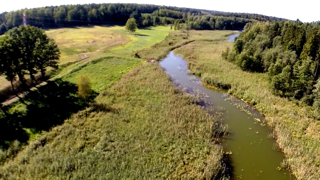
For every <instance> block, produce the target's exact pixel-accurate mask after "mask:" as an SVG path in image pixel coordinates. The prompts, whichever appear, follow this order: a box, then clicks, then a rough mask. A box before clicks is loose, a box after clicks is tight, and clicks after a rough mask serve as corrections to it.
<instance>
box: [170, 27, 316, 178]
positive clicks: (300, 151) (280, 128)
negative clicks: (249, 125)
mask: <svg viewBox="0 0 320 180" xmlns="http://www.w3.org/2000/svg"><path fill="white" fill-rule="evenodd" d="M207 35H208V37H212V36H215V32H210V33H208V34H207ZM227 47H229V48H232V43H230V42H227V41H220V42H217V41H212V42H209V41H204V40H198V41H195V42H192V43H189V44H187V45H186V46H182V47H181V48H179V49H176V50H175V52H176V53H178V54H181V55H182V56H183V57H184V58H185V59H186V60H187V61H188V66H189V68H190V69H191V70H192V71H193V72H194V73H195V74H196V75H198V76H201V79H202V81H203V82H204V83H205V84H208V85H211V86H218V87H222V88H223V87H231V88H230V89H228V92H229V93H230V94H232V95H234V96H236V97H239V98H240V99H243V100H244V101H246V102H247V103H249V104H251V105H252V106H254V107H255V108H257V109H258V110H259V111H260V112H262V113H263V114H264V115H265V116H266V121H267V123H268V124H269V125H270V126H271V127H272V128H273V129H274V134H273V137H274V138H276V139H277V143H278V144H279V146H280V148H281V149H282V150H283V152H284V153H285V156H286V157H287V158H286V160H285V161H284V162H283V163H282V166H283V167H288V168H290V169H291V171H292V173H293V174H294V175H295V176H296V177H297V179H320V167H319V166H320V134H319V132H320V122H319V120H317V118H316V117H317V116H316V114H315V112H314V110H313V109H312V108H311V107H305V106H299V105H297V104H296V103H295V102H292V101H289V100H288V99H285V98H280V97H278V96H274V95H273V94H272V93H271V91H270V88H269V81H268V78H267V75H266V74H261V73H249V72H244V71H242V70H241V69H240V68H239V67H237V66H236V65H234V64H232V63H230V62H227V61H225V60H223V59H222V58H221V53H222V51H224V50H225V49H226V48H227Z"/></svg>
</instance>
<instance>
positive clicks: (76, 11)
mask: <svg viewBox="0 0 320 180" xmlns="http://www.w3.org/2000/svg"><path fill="white" fill-rule="evenodd" d="M23 13H25V14H26V16H27V24H28V25H31V26H35V27H40V28H58V27H71V26H83V25H103V24H121V25H122V24H125V22H126V21H127V19H128V18H130V17H133V18H135V19H136V21H137V24H138V26H139V27H147V26H155V25H167V24H177V23H181V24H182V23H183V24H185V25H186V27H187V28H189V29H197V30H214V29H241V28H243V27H244V26H245V24H247V23H248V22H253V21H276V20H285V19H281V18H276V17H269V16H264V15H259V14H246V13H227V12H219V11H207V10H199V9H190V8H178V7H168V6H157V5H145V4H86V5H62V6H50V7H41V8H33V9H22V10H18V11H11V12H4V13H2V14H0V34H3V33H4V32H6V31H7V30H9V29H12V28H14V27H17V26H20V25H21V24H22V15H23Z"/></svg>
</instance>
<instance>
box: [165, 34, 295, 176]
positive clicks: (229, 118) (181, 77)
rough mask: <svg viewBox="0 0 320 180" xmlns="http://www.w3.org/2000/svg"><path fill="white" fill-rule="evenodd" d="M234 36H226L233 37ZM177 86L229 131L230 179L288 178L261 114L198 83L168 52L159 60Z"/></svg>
mask: <svg viewBox="0 0 320 180" xmlns="http://www.w3.org/2000/svg"><path fill="white" fill-rule="evenodd" d="M235 37H236V36H230V38H229V41H233V40H234V38H235ZM159 64H160V66H161V67H162V68H163V69H164V70H165V71H166V73H167V74H169V75H170V77H171V80H172V81H173V83H174V84H175V85H176V86H177V87H178V88H180V89H182V90H184V91H186V92H188V93H190V94H195V95H197V96H198V97H200V99H201V103H200V104H201V105H202V106H205V107H206V108H207V109H208V110H209V111H211V112H212V113H213V114H214V115H215V116H216V118H217V119H218V120H219V121H220V122H221V123H222V124H226V125H227V126H228V131H229V132H230V133H229V134H228V135H227V137H225V138H224V141H223V147H224V151H225V152H226V154H227V155H226V156H227V159H228V164H229V166H230V167H229V168H230V171H231V172H232V173H231V174H230V176H231V179H235V180H238V179H245V180H290V179H294V178H293V177H292V176H291V175H290V173H289V172H288V171H286V170H280V164H281V162H282V161H283V159H284V155H283V153H281V152H280V151H279V150H278V149H277V146H276V144H275V141H274V140H273V139H272V138H269V136H270V134H272V131H271V130H270V129H269V128H268V127H266V126H265V125H264V123H263V121H264V119H263V116H262V115H260V114H259V112H257V111H256V110H255V109H253V108H251V107H250V106H248V105H246V104H245V103H244V102H242V101H240V100H238V99H236V98H232V97H230V96H228V95H227V94H226V93H224V92H217V91H213V90H211V89H208V88H206V87H204V86H202V83H201V79H200V78H198V77H196V76H194V75H192V73H191V72H190V71H189V69H188V66H187V62H186V61H185V60H184V59H182V58H181V57H180V56H177V55H175V54H174V53H173V52H170V53H169V54H168V55H167V57H166V58H165V59H163V60H162V61H161V62H160V63H159Z"/></svg>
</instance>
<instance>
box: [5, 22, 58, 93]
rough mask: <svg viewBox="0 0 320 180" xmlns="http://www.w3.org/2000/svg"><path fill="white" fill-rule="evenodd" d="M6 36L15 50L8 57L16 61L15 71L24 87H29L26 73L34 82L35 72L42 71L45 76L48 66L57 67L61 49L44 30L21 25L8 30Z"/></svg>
mask: <svg viewBox="0 0 320 180" xmlns="http://www.w3.org/2000/svg"><path fill="white" fill-rule="evenodd" d="M5 38H9V39H10V41H9V42H10V46H11V48H12V51H13V54H10V55H9V54H7V55H6V58H10V59H11V60H12V62H13V63H14V72H15V73H16V74H17V75H18V77H19V80H20V81H21V83H22V85H23V87H24V88H27V85H26V82H25V79H24V75H25V74H26V73H28V74H29V76H30V81H31V84H32V83H33V82H34V80H35V73H37V72H38V71H40V72H41V74H42V77H43V78H44V76H45V70H46V68H47V67H53V68H56V67H57V64H58V59H59V57H60V51H59V49H58V47H57V45H56V44H55V42H54V41H53V40H52V39H50V38H49V37H47V35H46V34H45V32H44V31H43V30H41V29H39V28H36V27H32V26H27V27H24V26H20V27H19V28H14V29H11V30H10V31H8V32H7V33H6V34H5Z"/></svg>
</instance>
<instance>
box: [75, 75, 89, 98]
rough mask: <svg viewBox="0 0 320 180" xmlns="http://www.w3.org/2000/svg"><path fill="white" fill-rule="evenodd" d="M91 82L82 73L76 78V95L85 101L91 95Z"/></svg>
mask: <svg viewBox="0 0 320 180" xmlns="http://www.w3.org/2000/svg"><path fill="white" fill-rule="evenodd" d="M91 94H92V89H91V82H90V79H89V78H88V76H86V75H82V76H80V77H79V79H78V95H79V97H81V98H82V99H84V100H85V101H86V100H87V99H88V98H89V97H90V96H91Z"/></svg>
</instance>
